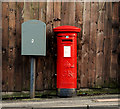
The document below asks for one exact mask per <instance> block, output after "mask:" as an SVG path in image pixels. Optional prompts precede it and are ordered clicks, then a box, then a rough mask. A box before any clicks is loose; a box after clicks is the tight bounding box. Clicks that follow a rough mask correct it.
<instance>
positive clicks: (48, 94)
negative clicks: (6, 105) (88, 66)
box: [2, 88, 119, 101]
mask: <svg viewBox="0 0 120 109" xmlns="http://www.w3.org/2000/svg"><path fill="white" fill-rule="evenodd" d="M101 94H119V90H118V89H109V88H103V89H87V90H85V89H84V90H83V89H80V90H77V96H93V95H101ZM54 97H57V93H56V90H50V91H43V92H35V98H34V99H30V93H29V92H26V93H25V92H17V93H16V92H15V93H13V94H5V95H3V96H2V100H23V101H26V100H27V101H28V100H41V98H54Z"/></svg>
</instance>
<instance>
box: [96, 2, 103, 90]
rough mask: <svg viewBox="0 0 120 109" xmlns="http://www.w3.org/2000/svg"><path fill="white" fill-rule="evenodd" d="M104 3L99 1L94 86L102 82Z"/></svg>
mask: <svg viewBox="0 0 120 109" xmlns="http://www.w3.org/2000/svg"><path fill="white" fill-rule="evenodd" d="M104 5H105V3H103V2H100V3H99V12H98V13H99V15H98V22H97V23H98V31H97V36H96V79H95V80H96V81H95V87H96V88H101V87H102V85H103V84H104V82H103V76H104V75H103V73H104V69H103V68H104V16H105V6H104Z"/></svg>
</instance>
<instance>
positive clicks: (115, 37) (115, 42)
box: [109, 3, 120, 87]
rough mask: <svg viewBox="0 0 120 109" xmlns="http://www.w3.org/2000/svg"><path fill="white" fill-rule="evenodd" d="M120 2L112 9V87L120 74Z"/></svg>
mask: <svg viewBox="0 0 120 109" xmlns="http://www.w3.org/2000/svg"><path fill="white" fill-rule="evenodd" d="M119 14H120V12H119V4H118V3H114V4H113V11H112V18H111V19H112V22H111V23H112V30H111V32H112V34H111V63H110V85H109V86H110V87H116V85H117V84H116V83H117V77H118V74H119V69H118V61H119V59H118V55H119V54H118V53H119V52H117V49H118V47H119V43H120V41H119V25H118V24H119V22H120V18H119V16H120V15H119Z"/></svg>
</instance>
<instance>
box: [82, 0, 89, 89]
mask: <svg viewBox="0 0 120 109" xmlns="http://www.w3.org/2000/svg"><path fill="white" fill-rule="evenodd" d="M83 22H84V23H83V36H82V59H81V77H80V80H81V87H88V74H89V72H88V56H89V38H90V3H89V2H86V3H84V11H83Z"/></svg>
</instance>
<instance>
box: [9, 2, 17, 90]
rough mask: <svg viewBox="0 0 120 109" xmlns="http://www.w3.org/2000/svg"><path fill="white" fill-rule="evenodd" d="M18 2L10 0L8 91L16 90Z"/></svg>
mask: <svg viewBox="0 0 120 109" xmlns="http://www.w3.org/2000/svg"><path fill="white" fill-rule="evenodd" d="M15 14H16V3H15V2H9V52H8V63H9V68H8V75H9V76H8V91H14V87H15V83H14V79H15V75H14V74H15V59H16V24H15Z"/></svg>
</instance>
